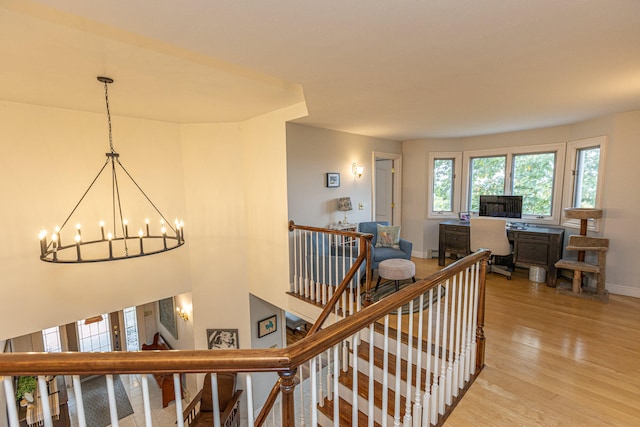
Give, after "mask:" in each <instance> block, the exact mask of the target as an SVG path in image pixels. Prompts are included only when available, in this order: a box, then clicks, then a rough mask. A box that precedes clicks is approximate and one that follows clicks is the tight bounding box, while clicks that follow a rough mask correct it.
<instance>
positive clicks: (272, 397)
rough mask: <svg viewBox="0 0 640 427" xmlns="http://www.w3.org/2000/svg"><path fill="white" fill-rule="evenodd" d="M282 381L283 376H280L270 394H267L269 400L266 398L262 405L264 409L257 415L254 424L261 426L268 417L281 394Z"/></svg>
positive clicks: (257, 426)
mask: <svg viewBox="0 0 640 427" xmlns="http://www.w3.org/2000/svg"><path fill="white" fill-rule="evenodd" d="M281 383H282V378H280V377H278V380H277V381H276V383H275V384H274V385H273V388H272V389H271V391H270V392H269V396H267V400H265V402H264V405H263V406H262V410H261V411H260V413H259V414H258V416H257V417H256V420H255V422H254V425H255V426H256V427H260V426H261V425H262V424H263V423H264V422H265V421H266V419H267V416H268V415H269V412H271V408H273V405H274V404H275V402H276V399H277V398H278V395H279V394H280V384H281Z"/></svg>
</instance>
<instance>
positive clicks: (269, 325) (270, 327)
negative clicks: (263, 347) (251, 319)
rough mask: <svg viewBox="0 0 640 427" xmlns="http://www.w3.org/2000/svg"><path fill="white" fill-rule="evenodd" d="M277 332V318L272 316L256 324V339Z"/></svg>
mask: <svg viewBox="0 0 640 427" xmlns="http://www.w3.org/2000/svg"><path fill="white" fill-rule="evenodd" d="M277 330H278V317H277V316H276V315H275V314H274V315H273V316H269V317H267V318H266V319H262V320H261V321H259V322H258V338H262V337H264V336H265V335H269V334H272V333H274V332H275V331H277Z"/></svg>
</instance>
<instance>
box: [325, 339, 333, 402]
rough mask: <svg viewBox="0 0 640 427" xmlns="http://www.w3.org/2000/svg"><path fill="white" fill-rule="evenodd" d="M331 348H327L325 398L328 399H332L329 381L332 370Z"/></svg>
mask: <svg viewBox="0 0 640 427" xmlns="http://www.w3.org/2000/svg"><path fill="white" fill-rule="evenodd" d="M331 363H332V362H331V349H329V350H327V399H328V400H333V395H332V393H333V389H332V388H331V385H332V382H331V372H333V371H332V364H331ZM333 363H335V361H333Z"/></svg>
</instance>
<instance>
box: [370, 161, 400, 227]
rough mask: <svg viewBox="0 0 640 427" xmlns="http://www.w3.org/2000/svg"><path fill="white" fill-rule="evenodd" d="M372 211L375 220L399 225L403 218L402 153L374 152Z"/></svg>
mask: <svg viewBox="0 0 640 427" xmlns="http://www.w3.org/2000/svg"><path fill="white" fill-rule="evenodd" d="M372 169H373V171H374V172H373V180H372V181H373V182H372V185H373V189H372V193H373V194H372V203H371V207H372V213H371V217H372V218H373V219H374V220H375V221H388V222H389V224H392V225H399V224H400V220H401V213H400V206H401V188H402V170H401V169H402V155H401V154H395V153H381V152H375V151H374V152H373V168H372Z"/></svg>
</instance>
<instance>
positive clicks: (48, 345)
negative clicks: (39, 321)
mask: <svg viewBox="0 0 640 427" xmlns="http://www.w3.org/2000/svg"><path fill="white" fill-rule="evenodd" d="M42 341H43V342H44V351H46V352H47V353H60V352H61V351H62V344H61V343H60V329H59V328H58V327H57V326H56V327H53V328H48V329H45V330H43V331H42Z"/></svg>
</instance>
